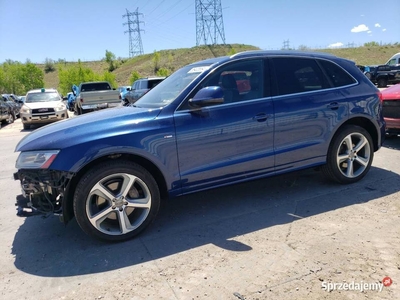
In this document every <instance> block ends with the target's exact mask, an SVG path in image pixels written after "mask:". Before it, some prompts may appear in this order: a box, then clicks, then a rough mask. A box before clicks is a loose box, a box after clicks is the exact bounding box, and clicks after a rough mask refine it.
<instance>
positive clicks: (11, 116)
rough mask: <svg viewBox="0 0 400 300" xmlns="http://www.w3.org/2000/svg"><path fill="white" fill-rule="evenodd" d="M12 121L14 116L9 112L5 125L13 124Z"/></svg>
mask: <svg viewBox="0 0 400 300" xmlns="http://www.w3.org/2000/svg"><path fill="white" fill-rule="evenodd" d="M14 121H15V115H14V114H13V113H12V112H9V113H8V116H7V123H8V124H12V123H14Z"/></svg>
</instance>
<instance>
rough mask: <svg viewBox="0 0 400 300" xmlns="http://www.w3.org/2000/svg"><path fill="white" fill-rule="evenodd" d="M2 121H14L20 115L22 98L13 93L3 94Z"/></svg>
mask: <svg viewBox="0 0 400 300" xmlns="http://www.w3.org/2000/svg"><path fill="white" fill-rule="evenodd" d="M0 101H1V103H0V105H1V122H2V123H13V122H14V120H15V119H17V118H18V117H19V115H20V109H21V106H22V100H21V99H20V98H19V97H17V96H15V95H13V94H1V99H0Z"/></svg>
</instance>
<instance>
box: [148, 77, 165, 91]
mask: <svg viewBox="0 0 400 300" xmlns="http://www.w3.org/2000/svg"><path fill="white" fill-rule="evenodd" d="M161 81H163V80H162V79H152V80H149V81H148V88H149V89H152V88H153V87H155V86H156V85H157V84H159V83H160V82H161Z"/></svg>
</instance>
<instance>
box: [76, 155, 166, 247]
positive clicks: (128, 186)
mask: <svg viewBox="0 0 400 300" xmlns="http://www.w3.org/2000/svg"><path fill="white" fill-rule="evenodd" d="M73 206H74V213H75V218H76V220H77V222H78V224H79V226H80V227H81V228H82V230H83V231H84V232H85V233H86V234H88V235H90V236H92V237H95V238H98V239H100V240H103V241H108V242H121V241H125V240H129V239H131V238H133V237H134V236H136V235H137V234H139V233H140V232H141V231H142V230H144V229H145V228H146V227H147V226H148V225H149V224H150V223H151V222H152V221H153V220H154V219H155V217H156V215H157V213H158V210H159V208H160V192H159V189H158V186H157V183H156V181H155V180H154V178H153V177H152V176H151V174H150V173H149V172H148V171H147V170H145V169H144V168H143V167H141V166H140V165H138V164H136V163H133V162H130V161H109V162H104V163H101V164H99V165H98V166H96V167H94V168H92V169H90V170H89V171H88V172H87V173H86V174H85V175H83V177H82V178H81V179H80V181H79V183H78V185H77V187H76V190H75V194H74V200H73Z"/></svg>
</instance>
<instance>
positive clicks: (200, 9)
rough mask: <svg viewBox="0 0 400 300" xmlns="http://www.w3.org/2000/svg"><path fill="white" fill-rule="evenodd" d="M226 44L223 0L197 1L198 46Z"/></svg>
mask: <svg viewBox="0 0 400 300" xmlns="http://www.w3.org/2000/svg"><path fill="white" fill-rule="evenodd" d="M218 38H221V40H222V44H225V32H224V20H223V18H222V6H221V0H196V46H199V45H200V44H201V42H202V41H203V42H204V45H217V44H218Z"/></svg>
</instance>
